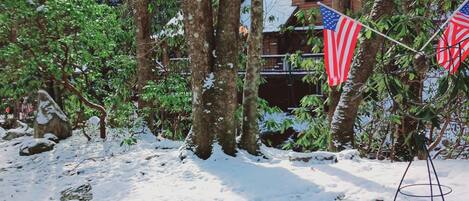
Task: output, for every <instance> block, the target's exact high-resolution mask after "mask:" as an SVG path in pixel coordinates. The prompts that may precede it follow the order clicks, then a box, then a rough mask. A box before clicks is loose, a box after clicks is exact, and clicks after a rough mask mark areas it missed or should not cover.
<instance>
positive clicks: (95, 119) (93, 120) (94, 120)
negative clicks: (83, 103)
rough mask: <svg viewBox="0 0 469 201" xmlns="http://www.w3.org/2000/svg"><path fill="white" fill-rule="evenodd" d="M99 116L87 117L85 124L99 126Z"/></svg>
mask: <svg viewBox="0 0 469 201" xmlns="http://www.w3.org/2000/svg"><path fill="white" fill-rule="evenodd" d="M99 121H100V119H99V117H97V116H92V117H91V118H89V119H88V121H86V125H87V126H99Z"/></svg>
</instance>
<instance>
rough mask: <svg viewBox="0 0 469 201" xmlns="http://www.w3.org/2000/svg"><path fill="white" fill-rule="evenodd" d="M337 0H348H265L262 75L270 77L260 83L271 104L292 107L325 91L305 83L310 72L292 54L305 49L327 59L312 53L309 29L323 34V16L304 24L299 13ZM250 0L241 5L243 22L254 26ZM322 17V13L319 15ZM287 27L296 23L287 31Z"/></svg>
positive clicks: (355, 3)
mask: <svg viewBox="0 0 469 201" xmlns="http://www.w3.org/2000/svg"><path fill="white" fill-rule="evenodd" d="M333 1H344V0H264V30H263V52H262V54H263V56H262V58H263V59H264V65H263V68H262V71H261V76H262V77H263V78H264V79H265V80H266V82H265V83H263V84H262V85H261V86H260V87H259V96H260V97H261V98H263V99H266V100H267V101H268V102H269V104H270V105H271V106H277V107H279V108H281V109H283V110H284V111H290V110H291V109H294V108H296V107H298V106H299V104H300V100H301V99H302V98H303V97H304V96H306V95H311V94H317V95H322V93H321V90H320V89H321V86H319V85H311V84H307V83H304V82H303V81H302V78H303V77H304V76H305V75H307V74H308V73H311V72H308V71H306V70H302V69H295V68H294V67H292V65H291V64H290V62H289V61H288V59H286V58H288V56H289V55H290V54H293V53H297V52H301V53H302V57H305V58H312V59H318V60H322V59H323V54H313V53H311V49H312V47H311V46H309V45H308V44H307V42H308V32H309V34H313V35H315V36H317V37H319V38H322V26H321V20H318V21H317V22H310V23H308V24H302V23H300V22H299V20H298V19H296V17H295V14H296V13H298V12H299V11H302V10H308V9H314V8H318V7H319V5H318V4H317V3H318V2H321V3H323V4H325V5H328V6H332V3H333ZM347 2H348V5H346V7H348V8H350V9H351V10H353V11H357V10H359V9H360V8H361V0H349V1H347ZM250 3H251V1H250V0H243V2H242V5H241V24H242V26H245V27H246V28H247V29H248V28H249V26H250V23H251V22H250V13H249V7H250ZM318 19H319V17H318ZM285 27H290V28H291V27H293V29H289V30H288V31H285Z"/></svg>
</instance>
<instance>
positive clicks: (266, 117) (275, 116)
mask: <svg viewBox="0 0 469 201" xmlns="http://www.w3.org/2000/svg"><path fill="white" fill-rule="evenodd" d="M286 120H292V122H293V124H292V125H291V127H292V128H293V130H295V131H296V132H303V131H305V130H307V129H308V127H309V124H308V122H306V121H301V120H299V119H297V118H295V116H293V115H289V114H288V113H285V112H273V113H268V112H266V113H264V114H263V115H262V118H261V121H260V122H259V128H260V130H261V132H267V131H271V130H269V128H268V127H267V125H266V124H267V122H270V121H273V122H275V123H277V124H282V123H283V122H284V121H286ZM274 131H275V130H274Z"/></svg>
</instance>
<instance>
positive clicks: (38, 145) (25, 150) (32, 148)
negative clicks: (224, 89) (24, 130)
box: [20, 138, 55, 156]
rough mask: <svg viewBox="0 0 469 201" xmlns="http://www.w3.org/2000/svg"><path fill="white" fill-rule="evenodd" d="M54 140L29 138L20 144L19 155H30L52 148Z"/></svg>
mask: <svg viewBox="0 0 469 201" xmlns="http://www.w3.org/2000/svg"><path fill="white" fill-rule="evenodd" d="M54 146H55V142H52V141H50V140H47V139H43V138H41V139H29V140H27V141H24V142H23V144H21V146H20V156H31V155H34V154H40V153H43V152H46V151H50V150H52V149H54Z"/></svg>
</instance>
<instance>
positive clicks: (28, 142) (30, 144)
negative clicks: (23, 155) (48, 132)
mask: <svg viewBox="0 0 469 201" xmlns="http://www.w3.org/2000/svg"><path fill="white" fill-rule="evenodd" d="M39 143H42V144H47V145H51V144H55V143H54V142H52V141H50V140H48V139H45V138H32V137H27V138H26V139H25V140H24V141H23V143H21V147H20V149H24V148H28V147H33V146H35V145H36V144H39Z"/></svg>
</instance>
